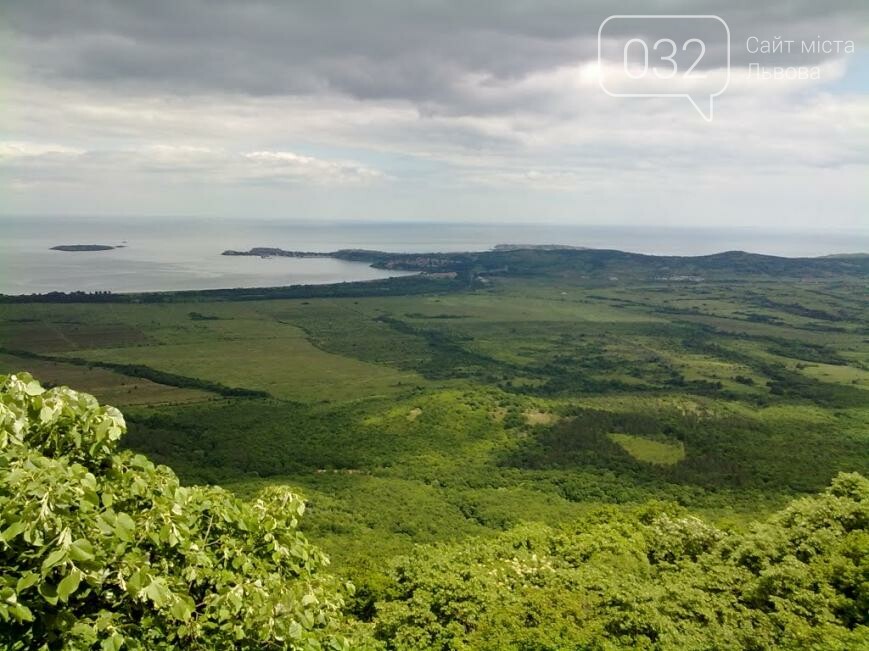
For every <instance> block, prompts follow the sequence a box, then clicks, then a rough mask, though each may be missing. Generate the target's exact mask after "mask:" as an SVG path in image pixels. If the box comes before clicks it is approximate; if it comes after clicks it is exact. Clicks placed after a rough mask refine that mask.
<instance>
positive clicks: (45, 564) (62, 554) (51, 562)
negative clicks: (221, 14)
mask: <svg viewBox="0 0 869 651" xmlns="http://www.w3.org/2000/svg"><path fill="white" fill-rule="evenodd" d="M65 560H66V550H65V549H55V550H54V551H53V552H51V553H50V554H49V555H48V558H46V559H45V560H44V561H42V573H43V574H47V573H48V571H49V570H51V568H53V567H55V566H57V565H60V564H61V563H63V562H64V561H65Z"/></svg>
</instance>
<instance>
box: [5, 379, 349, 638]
mask: <svg viewBox="0 0 869 651" xmlns="http://www.w3.org/2000/svg"><path fill="white" fill-rule="evenodd" d="M124 427H125V426H124V419H123V417H122V416H121V414H120V412H118V411H117V410H116V409H114V408H112V407H100V406H99V404H98V403H97V402H96V400H94V398H93V397H91V396H88V395H87V394H81V393H77V392H75V391H72V390H69V389H61V388H56V389H50V390H48V391H46V390H45V389H43V388H42V386H41V385H40V384H39V383H38V382H36V381H35V380H33V379H32V378H31V377H30V376H28V375H26V374H25V375H21V376H10V377H5V376H0V519H2V522H0V529H2V533H0V566H2V579H0V593H2V597H3V599H2V602H0V622H2V623H3V625H2V627H0V644H2V645H3V648H5V649H35V648H62V649H85V648H101V649H103V650H104V651H105V650H109V649H111V650H115V651H117V650H119V649H148V650H150V649H176V648H179V647H183V648H185V649H215V648H230V647H231V648H236V649H262V648H268V647H283V646H285V645H287V644H289V645H291V646H292V648H294V649H321V648H323V645H328V646H329V648H333V649H349V648H351V643H350V640H349V639H348V638H347V637H346V635H345V633H347V632H349V631H348V630H347V629H348V625H347V624H346V623H345V622H343V621H342V620H341V618H340V617H339V616H338V614H339V613H340V610H341V608H342V606H343V594H344V593H345V591H346V590H348V589H349V586H346V587H345V586H341V585H340V584H339V582H338V581H337V580H336V579H334V578H332V577H330V576H329V575H327V574H324V572H323V568H324V566H325V565H326V564H327V559H326V558H325V557H324V556H323V555H322V553H321V552H320V551H318V550H317V549H316V548H315V547H313V546H312V545H310V544H309V543H308V541H307V540H306V539H305V537H304V536H303V535H302V534H301V533H299V532H298V531H297V528H296V525H297V518H298V517H299V516H301V515H302V513H303V512H304V504H303V503H302V501H301V500H299V498H298V497H296V496H295V495H293V494H292V493H290V492H289V491H286V490H281V489H278V488H274V489H271V490H269V491H266V492H264V493H263V494H262V495H261V496H260V497H259V498H258V499H256V500H255V501H253V502H251V503H247V502H243V501H240V500H239V499H237V498H235V497H233V496H232V495H230V494H229V493H227V492H226V491H224V490H222V489H219V488H208V487H182V486H181V485H180V483H179V481H178V479H177V478H176V477H175V475H174V474H173V473H172V472H171V471H170V470H169V469H168V468H166V467H163V466H159V467H158V466H154V464H152V463H151V462H150V461H148V460H147V459H146V458H145V457H143V456H142V455H137V454H133V453H131V452H128V451H127V452H121V453H117V452H116V451H115V449H114V448H115V446H116V444H117V441H118V440H119V439H120V437H121V435H122V434H123V432H124Z"/></svg>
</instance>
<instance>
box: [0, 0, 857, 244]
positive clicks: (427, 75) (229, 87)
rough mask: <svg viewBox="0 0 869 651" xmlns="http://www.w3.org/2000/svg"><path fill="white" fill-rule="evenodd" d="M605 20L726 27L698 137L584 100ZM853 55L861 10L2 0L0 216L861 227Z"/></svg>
mask: <svg viewBox="0 0 869 651" xmlns="http://www.w3.org/2000/svg"><path fill="white" fill-rule="evenodd" d="M616 11H617V12H618V13H622V14H630V13H640V14H662V13H666V14H679V13H689V14H718V15H720V16H721V17H722V18H723V19H724V20H725V21H726V22H727V23H728V25H729V27H730V30H731V59H732V70H731V76H730V84H729V86H728V88H727V90H726V92H724V93H723V94H722V95H721V96H720V97H717V98H716V99H715V114H714V115H715V117H714V120H713V121H712V122H711V123H709V122H706V121H705V120H703V119H702V118H701V117H700V115H699V114H698V113H697V112H696V111H695V110H694V109H693V108H692V107H691V106H690V104H689V103H688V102H687V101H686V100H684V99H683V98H651V99H650V98H639V99H638V98H617V97H611V96H608V95H607V94H606V93H604V92H603V91H602V90H601V88H600V84H599V78H600V76H601V74H606V70H608V68H607V69H606V70H603V71H602V69H601V68H600V67H599V66H598V65H597V36H598V28H599V26H600V24H601V22H602V21H603V20H604V19H605V18H606V17H607V16H608V15H609V14H611V13H614V12H616ZM652 31H654V29H652ZM677 31H678V35H677V34H676V33H674V32H671V34H672V35H673V36H674V39H675V40H677V41H680V42H681V41H682V40H684V39H687V38H690V37H691V36H692V35H693V34H692V33H690V32H691V30H690V29H689V28H687V27H686V28H684V29H683V28H682V27H680V28H679V29H678V30H677ZM631 35H636V34H627V35H626V37H629V36H631ZM640 35H641V36H642V34H640ZM677 36H678V38H677ZM752 36H754V37H756V38H757V39H761V40H762V39H773V38H774V37H777V36H780V37H782V38H783V39H791V40H794V41H795V42H796V43H795V45H794V51H792V52H791V53H790V54H787V53H781V54H779V55H762V54H757V53H755V54H753V53H750V52H748V51H747V49H746V40H747V39H748V38H750V37H752ZM703 38H704V40H705V41H706V43H705V44H706V47H707V51H708V53H709V56H707V57H705V59H703V60H702V61H701V64H700V66H699V67H698V71H701V70H702V72H703V74H705V75H706V79H705V80H704V81H699V82H697V84H698V86H697V88H698V91H699V92H702V91H703V90H704V89H706V88H711V87H712V86H714V85H715V84H716V83H720V82H721V81H722V80H724V79H725V76H724V74H725V71H724V69H723V67H721V65H720V64H721V61H722V59H721V55H722V53H723V52H725V49H724V42H723V41H722V40H721V39H718V40H716V39H717V37H716V35H715V34H714V33H710V34H706V33H704V34H703ZM818 39H820V40H822V41H824V40H830V41H835V40H848V39H851V40H853V41H854V42H855V44H856V51H855V52H854V53H843V52H839V53H838V54H837V53H835V52H832V53H823V52H821V53H817V52H815V53H812V52H808V53H804V52H802V51H800V49H801V48H800V41H801V40H806V41H817V40H818ZM867 45H869V2H866V0H854V1H851V2H849V1H839V2H823V3H822V2H818V1H817V0H806V1H798V0H795V1H790V2H788V1H783V0H780V1H778V2H776V1H772V2H757V1H756V0H750V1H746V0H737V1H734V0H728V1H726V2H725V1H724V0H719V1H718V2H702V1H701V2H698V1H693V2H689V1H688V0H682V1H681V2H679V1H678V0H675V1H674V0H660V1H659V2H642V3H641V2H623V3H620V4H618V5H616V4H614V3H612V2H607V1H605V0H600V1H598V2H583V1H582V0H573V1H560V2H556V1H542V2H541V1H536V2H535V1H532V0H523V1H515V0H504V1H501V2H497V3H496V2H467V1H466V2H450V3H447V2H419V1H416V2H411V1H408V0H389V1H385V0H379V1H374V2H371V1H368V2H350V1H348V2H340V3H339V2H328V1H325V0H323V1H320V2H289V1H286V0H285V1H277V0H275V1H274V2H266V1H260V2H240V1H239V0H228V1H205V0H149V1H147V2H145V1H130V2H108V1H105V0H91V1H86V0H80V1H78V2H72V1H63V0H55V1H52V2H49V1H40V0H20V1H18V0H4V2H3V6H2V8H0V53H2V57H0V75H2V85H0V102H2V121H0V214H7V215H21V214H51V215H120V216H123V215H215V216H233V217H269V218H271V217H286V218H289V219H292V218H297V219H329V220H335V219H369V220H426V221H431V220H440V219H442V220H450V221H474V222H494V223H496V222H499V221H524V222H529V221H530V222H535V221H541V222H551V223H573V224H642V225H649V224H667V225H682V224H692V225H708V226H728V225H735V226H762V227H765V228H794V229H795V228H804V227H821V226H823V227H830V228H857V227H862V228H865V227H866V224H867V218H866V215H867V208H869V192H867V189H866V188H867V186H869V183H867V179H869V174H867V171H869V50H867ZM752 62H759V63H761V64H762V65H767V66H770V67H772V66H806V67H814V66H817V70H818V75H817V76H819V77H820V78H819V79H802V80H800V79H790V80H788V79H779V80H776V79H766V80H763V79H756V78H755V79H753V78H750V76H749V74H748V73H749V67H748V66H749V64H750V63H752ZM692 83H693V82H692Z"/></svg>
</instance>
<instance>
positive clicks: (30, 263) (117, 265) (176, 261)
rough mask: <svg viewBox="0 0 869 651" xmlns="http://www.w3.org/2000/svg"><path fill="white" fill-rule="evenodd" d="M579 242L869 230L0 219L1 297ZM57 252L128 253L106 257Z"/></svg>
mask: <svg viewBox="0 0 869 651" xmlns="http://www.w3.org/2000/svg"><path fill="white" fill-rule="evenodd" d="M502 243H503V244H569V245H574V246H588V247H594V248H613V249H620V250H623V251H635V252H639V253H651V254H658V255H703V254H708V253H717V252H720V251H727V250H734V249H740V250H745V251H752V252H755V253H767V254H772V255H783V256H815V255H828V254H831V253H856V252H866V251H869V232H843V231H838V232H831V231H826V232H805V233H795V232H789V233H786V234H782V233H773V232H765V231H761V230H748V229H742V230H720V229H719V230H713V229H700V228H697V229H691V228H629V227H612V226H565V225H557V226H556V225H552V226H549V225H540V224H443V223H439V224H433V223H324V222H319V223H315V222H293V221H277V220H269V221H265V220H255V219H235V220H232V219H206V218H186V219H174V220H173V219H166V218H144V217H141V218H135V219H131V218H120V217H119V218H115V219H108V218H99V219H97V218H87V219H85V218H69V217H66V218H34V217H27V218H25V217H14V218H13V217H0V293H3V294H29V293H34V292H48V291H75V290H83V291H95V290H110V291H113V292H132V291H159V290H178V289H216V288H224V287H257V286H274V285H291V284H319V283H333V282H341V281H350V280H369V279H374V278H383V277H385V276H387V275H396V272H389V273H386V272H383V271H380V270H377V269H372V268H371V267H369V266H367V265H365V264H361V263H352V262H343V261H340V260H332V259H292V258H272V259H267V260H263V259H260V258H248V257H229V256H221V255H220V254H221V252H222V251H224V250H225V249H248V248H250V247H253V246H275V247H281V248H284V249H291V250H304V251H334V250H336V249H341V248H365V249H378V250H383V251H394V252H404V251H407V252H433V251H474V250H476V251H479V250H484V249H489V248H491V247H493V246H494V245H496V244H502ZM59 244H109V245H119V244H123V245H124V247H125V248H122V249H115V250H112V251H99V252H75V253H71V252H63V251H51V250H50V249H51V247H52V246H56V245H59Z"/></svg>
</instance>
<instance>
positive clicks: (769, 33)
mask: <svg viewBox="0 0 869 651" xmlns="http://www.w3.org/2000/svg"><path fill="white" fill-rule="evenodd" d="M614 10H615V9H614V8H613V5H612V4H611V3H609V2H605V1H604V0H598V1H596V2H576V1H570V0H567V1H563V2H553V1H548V2H528V1H524V0H523V1H519V0H509V1H505V2H499V3H497V4H493V3H486V2H470V3H458V2H415V3H408V2H406V1H403V0H401V1H399V0H395V1H393V2H386V1H383V0H381V1H377V2H373V3H372V2H364V3H363V2H328V1H326V2H298V3H288V2H283V1H277V0H276V1H274V2H268V1H262V0H261V1H254V2H236V1H229V0H215V1H205V0H150V1H149V2H140V1H136V0H131V1H128V2H107V1H106V0H96V1H93V2H73V1H70V0H67V1H65V2H64V1H61V2H58V1H56V0H54V1H48V0H13V1H12V2H7V3H6V7H5V9H4V19H5V24H6V26H7V30H8V31H9V32H10V38H9V41H10V42H11V45H10V46H9V47H10V49H11V54H10V57H9V58H10V59H11V60H12V61H13V65H15V66H17V67H19V68H20V73H19V74H21V75H22V76H25V77H26V78H28V79H31V80H34V79H42V80H46V81H51V82H54V83H59V82H63V83H81V84H91V85H98V86H100V87H103V88H111V89H117V90H118V91H119V92H129V91H131V90H139V91H143V90H144V91H148V92H160V93H170V94H178V95H189V94H192V93H200V94H208V93H243V94H248V95H253V96H269V95H313V96H316V95H325V94H341V95H347V96H350V97H353V98H357V99H363V100H368V99H373V100H404V101H409V102H412V103H413V104H414V105H416V106H417V107H418V108H419V109H420V110H421V111H423V112H428V113H441V112H442V113H452V114H476V113H487V112H492V111H497V110H500V109H502V108H505V107H508V108H509V107H510V106H509V100H510V98H506V97H503V98H501V99H500V100H499V101H493V100H492V99H491V98H487V97H486V95H487V94H486V92H485V91H486V89H487V88H497V87H498V86H499V85H505V84H512V83H514V82H515V81H516V80H519V79H522V78H524V77H526V76H528V75H532V74H535V73H539V72H541V71H545V70H549V69H552V68H555V67H559V66H571V65H577V64H578V63H580V62H582V61H588V60H591V59H593V58H594V57H595V56H596V47H597V46H596V37H597V29H598V26H599V24H600V22H601V21H602V20H603V19H604V18H605V17H606V16H607V15H609V14H610V13H612V12H613V11H614ZM618 11H619V12H621V13H656V12H660V13H671V14H675V13H697V14H699V13H721V14H722V15H723V17H724V18H725V19H726V20H727V21H728V22H729V23H730V26H731V30H732V32H733V42H734V47H733V54H734V61H735V62H736V63H739V62H744V61H747V60H748V58H747V53H745V52H744V47H743V46H744V42H745V38H746V37H747V36H748V35H759V36H760V37H761V38H763V37H767V38H772V37H774V36H777V35H779V36H783V37H785V38H788V37H790V38H810V39H811V38H815V37H816V36H818V35H821V36H822V37H823V38H846V37H848V38H858V39H859V38H862V37H865V29H864V33H863V34H860V33H859V30H860V29H861V28H862V27H861V26H864V25H866V24H867V22H869V4H867V3H866V2H865V1H864V0H840V1H839V2H835V3H818V2H814V1H808V0H803V1H791V0H778V1H776V2H771V3H763V6H758V3H757V2H754V1H750V0H740V1H738V2H728V3H726V7H725V6H723V5H722V3H721V2H710V1H704V2H688V0H682V1H681V2H669V1H667V2H665V1H661V2H657V3H649V2H639V1H636V0H635V1H633V2H627V3H623V4H621V5H619V7H618ZM709 45H710V49H712V50H714V49H715V48H716V44H715V43H710V44H709ZM824 56H826V55H823V54H822V55H820V57H819V56H814V57H811V56H809V57H806V56H797V55H794V57H793V61H794V62H795V63H799V64H802V63H805V62H806V61H809V60H811V59H816V60H817V59H819V58H823V57H824ZM770 62H772V59H770ZM470 80H473V84H471V83H469V81H470ZM544 99H545V98H544ZM524 101H536V102H538V103H539V102H540V98H539V97H535V98H534V99H533V100H524ZM515 102H516V107H519V108H521V106H522V102H523V98H521V97H519V98H515Z"/></svg>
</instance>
